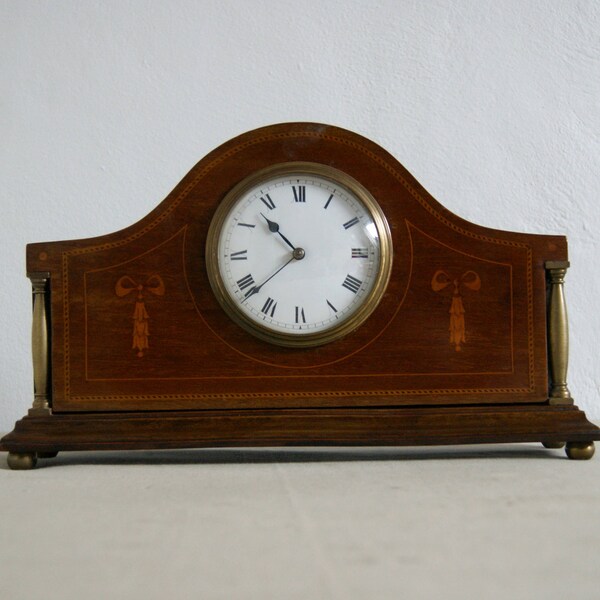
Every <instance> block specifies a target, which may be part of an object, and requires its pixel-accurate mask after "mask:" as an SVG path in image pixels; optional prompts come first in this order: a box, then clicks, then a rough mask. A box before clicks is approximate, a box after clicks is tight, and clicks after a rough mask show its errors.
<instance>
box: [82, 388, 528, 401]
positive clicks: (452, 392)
mask: <svg viewBox="0 0 600 600" xmlns="http://www.w3.org/2000/svg"><path fill="white" fill-rule="evenodd" d="M529 391H530V390H528V389H527V388H497V389H495V388H483V389H473V390H471V389H468V390H461V389H445V390H376V391H358V392H357V391H347V392H280V393H274V392H265V393H260V392H248V393H244V394H233V393H231V394H229V393H222V394H142V395H139V396H132V395H129V396H126V395H124V396H77V397H73V398H71V400H72V401H73V402H79V401H86V400H87V401H92V402H93V401H98V400H134V401H135V400H222V399H227V400H236V399H248V398H253V399H261V398H322V397H327V398H350V397H352V396H360V397H363V396H443V395H457V394H481V393H485V394H514V393H522V394H526V393H528V392H529Z"/></svg>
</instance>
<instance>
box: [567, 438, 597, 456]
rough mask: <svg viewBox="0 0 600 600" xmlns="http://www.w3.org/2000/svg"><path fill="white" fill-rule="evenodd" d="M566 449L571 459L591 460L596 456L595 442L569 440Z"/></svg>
mask: <svg viewBox="0 0 600 600" xmlns="http://www.w3.org/2000/svg"><path fill="white" fill-rule="evenodd" d="M565 451H566V453H567V456H568V457H569V458H570V459H571V460H589V459H590V458H592V456H594V451H595V447H594V442H567V447H566V450H565Z"/></svg>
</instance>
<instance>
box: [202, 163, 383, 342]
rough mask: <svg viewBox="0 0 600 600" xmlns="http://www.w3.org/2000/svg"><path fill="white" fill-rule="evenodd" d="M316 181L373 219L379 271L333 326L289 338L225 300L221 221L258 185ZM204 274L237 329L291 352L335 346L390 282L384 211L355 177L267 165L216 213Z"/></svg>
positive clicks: (321, 168)
mask: <svg viewBox="0 0 600 600" xmlns="http://www.w3.org/2000/svg"><path fill="white" fill-rule="evenodd" d="M292 174H293V175H316V176H319V177H322V178H324V179H328V180H330V181H331V182H333V183H335V184H336V185H338V186H340V187H344V188H345V189H346V190H347V191H348V192H350V193H351V194H353V195H354V196H355V197H357V198H358V199H359V200H360V202H362V203H363V205H364V206H365V207H366V209H367V210H368V211H369V213H370V214H371V217H372V219H373V222H374V224H375V227H376V228H377V233H378V235H379V257H380V261H379V269H378V272H377V275H376V277H375V282H374V284H373V288H372V289H371V291H370V292H369V294H368V295H367V296H366V297H365V298H364V299H363V301H362V305H361V306H360V307H359V308H358V309H357V310H356V311H355V312H354V313H352V314H351V315H350V316H349V317H348V318H347V319H344V320H343V321H342V322H341V323H339V324H337V325H332V326H331V327H330V328H328V329H326V330H322V331H318V332H314V333H301V334H299V333H287V332H280V331H274V330H272V329H270V328H268V327H266V326H263V325H260V324H259V323H256V322H255V321H253V320H252V319H250V318H249V317H247V316H246V315H245V313H243V312H242V311H241V310H240V309H239V307H238V306H237V304H236V303H235V302H234V301H233V299H232V298H231V296H230V295H229V293H228V291H227V288H226V286H225V284H224V282H223V278H222V277H221V273H220V270H219V256H218V249H219V237H220V234H221V230H222V227H223V224H224V222H225V219H226V218H227V216H228V215H229V213H230V211H231V209H232V208H233V206H234V205H235V204H236V203H237V201H238V200H239V199H240V198H241V197H242V196H243V195H244V194H245V193H246V192H248V191H249V190H250V189H251V188H253V187H255V186H256V185H257V184H259V183H260V182H262V181H266V180H268V179H271V178H274V177H281V176H285V175H292ZM205 256H206V270H207V272H208V279H209V281H210V285H211V287H212V289H213V292H214V294H215V296H216V298H217V300H218V302H219V304H220V305H221V307H222V308H223V310H225V312H226V313H227V315H228V316H229V317H230V318H231V319H232V320H233V321H234V322H235V323H237V324H238V325H239V326H240V327H242V328H243V329H245V330H246V331H248V332H249V333H251V334H253V335H254V336H256V337H258V338H260V339H262V340H264V341H267V342H270V343H272V344H276V345H278V346H286V347H292V348H306V347H313V346H321V345H323V344H327V343H329V342H333V341H335V340H338V339H340V338H342V337H344V336H345V335H347V334H349V333H350V332H351V331H354V330H355V329H357V328H358V327H359V326H360V325H362V324H363V323H364V321H365V320H366V319H367V318H368V317H369V316H370V315H371V314H372V313H373V311H374V310H375V309H376V308H377V306H378V304H379V302H380V301H381V298H382V297H383V294H384V293H385V290H386V288H387V284H388V281H389V278H390V273H391V270H392V257H393V251H392V236H391V232H390V227H389V225H388V222H387V219H386V218H385V215H384V213H383V210H382V209H381V207H380V206H379V204H378V203H377V201H376V200H375V198H373V196H372V195H371V193H370V192H369V191H368V190H367V189H366V188H365V187H364V186H363V185H362V184H360V183H359V182H358V181H356V180H355V179H354V178H353V177H351V176H350V175H348V174H347V173H344V172H343V171H340V170H338V169H336V168H334V167H331V166H329V165H324V164H321V163H312V162H299V161H294V162H286V163H278V164H275V165H271V166H269V167H266V168H264V169H260V170H259V171H256V172H255V173H252V174H251V175H249V176H248V177H246V178H245V179H243V180H242V181H240V182H239V183H238V184H237V185H235V186H234V187H233V188H232V190H231V191H230V192H228V193H227V195H226V196H225V198H224V199H223V200H222V202H221V203H220V204H219V206H218V207H217V210H216V212H215V214H214V216H213V218H212V221H211V223H210V226H209V228H208V235H207V238H206V255H205Z"/></svg>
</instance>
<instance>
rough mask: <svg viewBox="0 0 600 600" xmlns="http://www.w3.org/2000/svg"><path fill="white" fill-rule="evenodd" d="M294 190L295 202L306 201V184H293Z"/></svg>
mask: <svg viewBox="0 0 600 600" xmlns="http://www.w3.org/2000/svg"><path fill="white" fill-rule="evenodd" d="M292 190H294V202H306V186H305V185H299V186H298V188H296V186H295V185H293V186H292Z"/></svg>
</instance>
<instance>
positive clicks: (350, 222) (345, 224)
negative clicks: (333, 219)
mask: <svg viewBox="0 0 600 600" xmlns="http://www.w3.org/2000/svg"><path fill="white" fill-rule="evenodd" d="M357 223H358V217H354V219H350V220H349V221H347V222H346V223H344V229H350V227H352V226H353V225H356V224H357Z"/></svg>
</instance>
